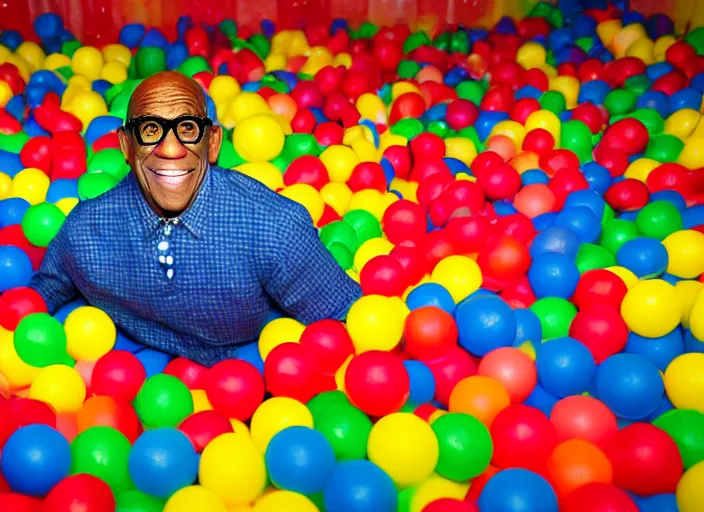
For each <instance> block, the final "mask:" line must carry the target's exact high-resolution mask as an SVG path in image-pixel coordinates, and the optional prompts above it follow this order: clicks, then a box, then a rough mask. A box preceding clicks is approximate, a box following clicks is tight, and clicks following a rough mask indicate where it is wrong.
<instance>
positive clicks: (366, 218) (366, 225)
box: [343, 210, 381, 245]
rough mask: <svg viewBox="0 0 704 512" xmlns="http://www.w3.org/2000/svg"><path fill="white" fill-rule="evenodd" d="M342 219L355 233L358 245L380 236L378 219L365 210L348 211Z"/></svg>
mask: <svg viewBox="0 0 704 512" xmlns="http://www.w3.org/2000/svg"><path fill="white" fill-rule="evenodd" d="M343 219H344V220H345V222H347V223H348V224H349V225H350V226H352V229H354V231H355V233H357V243H358V244H359V245H362V244H363V243H364V242H366V241H367V240H371V239H372V238H379V237H380V236H381V225H379V221H378V220H376V217H374V215H372V214H371V213H369V212H368V211H366V210H352V211H349V212H347V213H346V214H345V215H344V217H343Z"/></svg>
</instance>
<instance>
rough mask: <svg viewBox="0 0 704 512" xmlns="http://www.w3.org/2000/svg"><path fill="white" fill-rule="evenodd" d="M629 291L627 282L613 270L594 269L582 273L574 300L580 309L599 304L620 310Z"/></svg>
mask: <svg viewBox="0 0 704 512" xmlns="http://www.w3.org/2000/svg"><path fill="white" fill-rule="evenodd" d="M627 292H628V287H627V286H626V284H625V283H624V282H623V280H622V279H621V278H619V277H618V276H617V275H615V274H614V273H613V272H610V271H608V270H605V269H594V270H589V271H587V272H585V273H584V274H582V277H580V279H579V283H577V288H576V290H575V292H574V296H573V297H572V300H573V301H574V303H575V305H576V306H577V307H578V308H579V309H580V310H581V309H586V308H588V307H589V306H592V305H599V306H605V307H610V308H613V309H616V310H617V311H620V309H621V303H622V302H623V298H624V297H625V296H626V293H627Z"/></svg>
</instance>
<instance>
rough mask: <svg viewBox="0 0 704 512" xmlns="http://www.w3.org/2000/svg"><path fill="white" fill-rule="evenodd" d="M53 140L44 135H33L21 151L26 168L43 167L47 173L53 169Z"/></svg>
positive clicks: (21, 159)
mask: <svg viewBox="0 0 704 512" xmlns="http://www.w3.org/2000/svg"><path fill="white" fill-rule="evenodd" d="M52 153H53V142H52V140H51V138H49V137H46V136H44V135H39V136H37V137H32V138H31V139H29V140H28V141H27V143H26V144H25V145H24V146H23V147H22V150H21V151H20V161H21V162H22V165H23V166H24V167H25V168H28V167H34V168H36V169H41V170H42V171H44V172H45V173H46V174H47V175H48V174H49V172H50V171H51V157H52Z"/></svg>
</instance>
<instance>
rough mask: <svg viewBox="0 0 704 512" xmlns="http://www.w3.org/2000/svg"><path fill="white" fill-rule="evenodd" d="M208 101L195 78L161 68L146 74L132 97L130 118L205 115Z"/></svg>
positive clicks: (129, 109)
mask: <svg viewBox="0 0 704 512" xmlns="http://www.w3.org/2000/svg"><path fill="white" fill-rule="evenodd" d="M207 110H208V107H207V103H206V100H205V93H204V92H203V89H202V88H201V86H200V85H198V83H197V82H196V81H195V80H192V79H190V78H188V77H187V76H186V75H182V74H181V73H177V72H176V71H162V72H161V73H157V74H155V75H152V76H150V77H149V78H146V79H145V80H144V81H143V82H142V83H140V84H139V85H138V86H137V87H136V88H135V90H134V92H133V93H132V96H131V97H130V103H129V106H128V108H127V119H132V118H134V117H138V116H148V115H158V116H161V117H164V118H166V119H170V118H174V117H177V116H180V115H193V116H201V117H205V115H206V114H207Z"/></svg>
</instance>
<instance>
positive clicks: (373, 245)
mask: <svg viewBox="0 0 704 512" xmlns="http://www.w3.org/2000/svg"><path fill="white" fill-rule="evenodd" d="M393 248H394V244H392V243H391V242H389V241H388V240H387V239H386V238H370V239H369V240H367V241H366V242H364V243H363V244H362V245H360V246H359V248H357V252H355V253H354V260H353V262H352V264H353V265H354V268H355V270H356V271H357V272H361V271H362V269H363V268H364V265H366V264H367V262H368V261H369V260H371V259H372V258H374V257H376V256H380V255H382V254H383V255H384V256H386V255H388V254H389V253H390V252H391V250H392V249H393Z"/></svg>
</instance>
